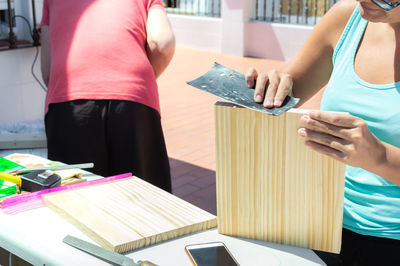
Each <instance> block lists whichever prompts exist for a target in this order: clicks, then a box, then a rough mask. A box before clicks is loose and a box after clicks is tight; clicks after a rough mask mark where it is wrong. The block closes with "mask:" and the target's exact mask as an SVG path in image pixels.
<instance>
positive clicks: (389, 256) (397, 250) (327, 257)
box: [314, 229, 400, 266]
mask: <svg viewBox="0 0 400 266" xmlns="http://www.w3.org/2000/svg"><path fill="white" fill-rule="evenodd" d="M314 252H315V253H316V254H317V255H318V256H319V257H320V258H321V259H322V260H323V261H324V262H325V263H326V264H327V265H328V266H350V265H351V266H381V265H382V266H397V265H400V240H396V239H390V238H382V237H373V236H366V235H360V234H357V233H355V232H353V231H350V230H347V229H343V234H342V249H341V251H340V254H333V253H327V252H321V251H314Z"/></svg>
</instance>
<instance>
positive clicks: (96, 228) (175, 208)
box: [43, 177, 216, 253]
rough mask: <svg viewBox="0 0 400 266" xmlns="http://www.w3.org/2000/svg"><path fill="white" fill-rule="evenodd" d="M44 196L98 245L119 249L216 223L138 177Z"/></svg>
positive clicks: (56, 209) (197, 210)
mask: <svg viewBox="0 0 400 266" xmlns="http://www.w3.org/2000/svg"><path fill="white" fill-rule="evenodd" d="M43 200H44V202H45V204H46V205H47V206H48V207H49V208H50V209H52V210H53V211H55V212H56V213H58V214H60V215H61V216H63V217H64V218H66V219H67V220H68V221H70V222H71V223H72V224H74V225H75V226H76V227H78V228H79V229H80V230H81V231H82V232H84V233H85V234H87V235H88V236H89V237H90V238H92V239H93V240H94V241H95V242H96V243H98V244H99V245H101V246H102V247H104V248H106V249H109V250H112V251H115V252H119V253H122V252H127V251H130V250H134V249H136V248H140V247H143V246H147V245H151V244H154V243H157V242H160V241H164V240H167V239H171V238H175V237H178V236H181V235H185V234H189V233H193V232H197V231H202V230H206V229H209V228H213V227H215V226H216V217H215V216H214V215H212V214H210V213H208V212H206V211H204V210H202V209H200V208H198V207H196V206H194V205H192V204H190V203H188V202H186V201H183V200H181V199H179V198H177V197H175V196H174V195H172V194H170V193H168V192H165V191H163V190H161V189H159V188H157V187H155V186H153V185H151V184H149V183H147V182H145V181H143V180H141V179H140V178H137V177H132V178H127V179H123V180H119V181H114V182H111V183H107V184H101V185H95V186H90V187H85V188H81V189H76V190H72V191H66V192H60V193H54V194H49V195H46V196H44V197H43Z"/></svg>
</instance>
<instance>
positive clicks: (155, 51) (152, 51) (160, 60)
mask: <svg viewBox="0 0 400 266" xmlns="http://www.w3.org/2000/svg"><path fill="white" fill-rule="evenodd" d="M146 30H147V57H148V58H149V61H150V63H151V65H152V67H153V70H154V74H155V76H156V78H158V77H159V76H160V75H161V73H162V72H163V71H164V70H165V69H166V68H167V66H168V64H169V62H170V61H171V59H172V56H173V55H174V52H175V36H174V34H173V32H172V28H171V25H170V23H169V20H168V17H167V14H166V13H165V11H164V10H163V9H160V8H152V9H150V11H149V14H148V17H147V24H146Z"/></svg>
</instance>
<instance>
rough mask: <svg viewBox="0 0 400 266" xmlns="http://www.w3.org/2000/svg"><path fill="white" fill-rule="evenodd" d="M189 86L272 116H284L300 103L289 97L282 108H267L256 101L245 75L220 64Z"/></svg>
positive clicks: (190, 82) (216, 64)
mask: <svg viewBox="0 0 400 266" xmlns="http://www.w3.org/2000/svg"><path fill="white" fill-rule="evenodd" d="M187 84H189V85H191V86H193V87H195V88H198V89H200V90H203V91H205V92H208V93H211V94H214V95H215V96H218V97H220V98H222V99H224V100H226V101H229V102H232V103H235V104H237V105H240V106H243V107H246V108H249V109H252V110H256V111H259V112H263V113H267V114H272V115H280V114H283V113H284V112H286V111H287V110H289V109H290V108H292V107H294V106H296V104H297V103H298V102H299V99H298V98H294V97H291V96H287V97H286V98H285V100H284V101H283V104H282V106H281V107H274V108H265V107H264V106H263V105H262V104H261V103H256V102H255V101H254V89H252V88H249V87H247V85H246V81H245V77H244V75H243V74H241V73H239V72H236V71H234V70H232V69H229V68H227V67H225V66H223V65H220V64H218V63H215V64H214V66H213V67H212V68H211V69H210V70H209V71H208V72H207V73H206V74H204V75H203V76H201V77H198V78H197V79H194V80H192V81H189V82H187Z"/></svg>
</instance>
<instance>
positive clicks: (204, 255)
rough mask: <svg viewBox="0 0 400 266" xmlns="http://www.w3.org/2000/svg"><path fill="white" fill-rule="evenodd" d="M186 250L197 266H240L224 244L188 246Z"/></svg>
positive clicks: (213, 243) (211, 243) (212, 243)
mask: <svg viewBox="0 0 400 266" xmlns="http://www.w3.org/2000/svg"><path fill="white" fill-rule="evenodd" d="M185 250H186V252H187V254H188V255H189V257H190V259H191V260H192V262H193V264H194V265H195V266H238V265H239V263H237V261H236V260H235V259H234V258H233V256H232V254H231V253H230V252H229V250H228V248H227V247H226V246H225V244H224V243H222V242H210V243H203V244H193V245H187V246H186V247H185Z"/></svg>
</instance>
